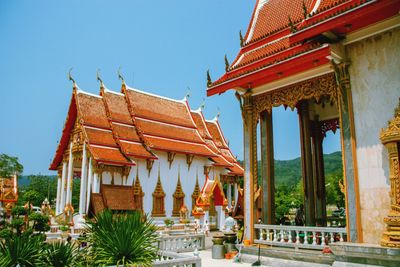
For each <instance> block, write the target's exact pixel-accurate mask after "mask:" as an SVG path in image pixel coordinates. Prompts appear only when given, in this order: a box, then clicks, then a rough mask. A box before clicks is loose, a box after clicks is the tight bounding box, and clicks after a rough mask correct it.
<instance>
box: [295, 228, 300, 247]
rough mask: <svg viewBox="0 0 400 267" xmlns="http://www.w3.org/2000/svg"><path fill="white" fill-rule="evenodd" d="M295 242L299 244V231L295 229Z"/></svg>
mask: <svg viewBox="0 0 400 267" xmlns="http://www.w3.org/2000/svg"><path fill="white" fill-rule="evenodd" d="M296 244H300V231H299V230H296Z"/></svg>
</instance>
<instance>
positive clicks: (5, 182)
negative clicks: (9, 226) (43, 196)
mask: <svg viewBox="0 0 400 267" xmlns="http://www.w3.org/2000/svg"><path fill="white" fill-rule="evenodd" d="M17 201H18V178H17V175H16V174H14V175H13V176H12V177H7V178H2V177H0V213H8V214H10V213H11V209H12V208H13V207H14V206H15V203H17Z"/></svg>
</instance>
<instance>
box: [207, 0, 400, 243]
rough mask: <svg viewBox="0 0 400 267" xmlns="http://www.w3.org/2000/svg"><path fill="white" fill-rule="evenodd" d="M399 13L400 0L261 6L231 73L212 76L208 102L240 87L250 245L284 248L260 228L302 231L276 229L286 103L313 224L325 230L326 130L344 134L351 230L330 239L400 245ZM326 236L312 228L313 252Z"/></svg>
mask: <svg viewBox="0 0 400 267" xmlns="http://www.w3.org/2000/svg"><path fill="white" fill-rule="evenodd" d="M399 10H400V1H398V0H397V1H396V0H305V1H292V0H257V2H256V5H255V8H254V11H253V15H252V17H251V19H250V23H249V26H248V29H247V32H246V34H245V35H244V36H242V35H241V34H240V45H241V48H240V51H239V53H238V55H237V56H236V58H235V59H234V60H233V62H232V63H230V64H229V62H228V60H227V59H226V60H225V62H226V73H225V74H223V75H222V76H221V77H220V78H218V79H216V80H214V81H213V80H212V79H211V75H210V73H208V75H207V78H208V83H207V87H208V88H207V95H208V96H212V95H216V94H222V93H224V92H225V91H227V90H230V89H233V90H235V91H236V97H237V99H238V100H239V104H240V108H241V110H242V117H243V127H244V147H245V150H244V168H245V172H244V188H243V189H244V197H243V202H244V204H243V205H244V220H245V236H246V238H247V239H249V240H251V241H252V242H256V243H257V242H258V243H267V244H270V243H273V241H277V238H276V237H274V238H273V239H274V240H272V239H270V235H269V234H267V235H266V237H265V236H264V237H263V236H262V235H260V236H256V233H257V231H255V229H257V228H258V229H271V231H272V230H273V234H274V235H275V234H276V233H277V232H279V231H281V232H282V231H283V233H286V235H289V236H291V234H293V233H295V231H294V230H293V229H292V230H291V231H286V232H285V230H282V229H283V228H276V227H275V228H274V227H273V225H275V224H276V218H275V211H274V207H275V205H274V152H273V151H274V144H273V134H272V133H273V122H272V113H273V112H274V108H275V107H278V106H284V107H285V108H286V107H287V108H290V109H292V110H296V111H297V113H298V118H299V128H300V139H301V140H300V146H301V159H302V179H303V185H304V213H305V225H306V226H309V227H312V226H314V227H315V226H322V227H324V226H325V227H326V226H327V225H326V216H327V215H326V208H325V206H326V203H325V178H324V165H323V149H322V144H323V142H324V136H325V133H326V132H327V131H331V130H333V131H335V130H336V129H338V132H339V134H340V141H341V148H342V164H343V177H344V183H343V189H344V192H345V202H346V229H345V233H340V234H339V233H337V234H329V235H327V238H328V240H331V241H334V240H336V239H339V238H338V236H339V235H340V240H345V241H348V242H352V243H370V244H376V245H378V244H381V245H382V246H391V247H400V230H399V229H400V228H399V226H400V186H399V184H400V174H399V171H398V170H399V161H398V160H399V156H400V152H399V151H400V150H399V139H400V136H399V129H400V128H399V126H400V124H399V116H400V114H399V113H400V111H399V108H400V107H399V106H398V104H399V103H398V100H399V96H400V75H399V74H400V15H399ZM396 107H397V111H396V113H395V117H394V118H393V111H394V110H395V109H396ZM388 121H391V122H390V123H389V125H388ZM274 123H276V124H279V123H283V122H282V121H274ZM258 127H260V128H259V131H260V138H261V140H260V142H259V143H258V142H257V134H256V133H257V131H258V130H257V128H258ZM339 129H340V130H339ZM382 129H385V130H384V131H383V132H381V130H382ZM287 149H290V148H287ZM258 152H259V155H261V159H260V160H261V165H262V166H261V168H260V169H261V174H260V175H261V176H262V179H261V180H262V182H261V184H260V185H258V186H260V187H262V193H261V194H262V202H263V207H264V209H263V210H262V217H263V220H262V221H263V222H264V225H258V224H257V223H256V218H257V217H256V216H257V215H256V212H257V209H256V208H255V206H256V204H255V199H254V198H255V196H256V193H255V190H256V189H257V188H258V187H257V186H254V184H257V183H258V182H257V177H258V173H257V162H258V160H257V155H258ZM318 224H320V225H318ZM268 225H270V226H268ZM268 227H270V228H268ZM310 229H314V228H310ZM320 229H323V230H318V231H317V230H309V231H311V232H313V236H312V238H313V240H314V242H312V243H313V244H312V245H316V243H317V242H318V232H322V234H324V232H325V234H326V233H328V232H329V229H328V227H327V228H320ZM297 230H299V229H297ZM338 231H340V229H338ZM316 232H317V233H316ZM297 235H298V233H297ZM271 236H272V232H271ZM282 236H283V235H282ZM291 237H293V236H291ZM279 238H281V240H282V242H284V241H285V240H286V241H285V242H288V243H292V244H296V243H297V244H299V242H300V241H299V239H297V242H296V239H294V241H293V240H292V239H291V238H290V237H289V238H283V237H279V236H278V241H279ZM297 238H298V237H297ZM287 240H289V241H287ZM302 242H303V241H302ZM304 242H305V243H306V241H304ZM305 243H304V244H305ZM305 245H310V246H311V243H310V244H305Z"/></svg>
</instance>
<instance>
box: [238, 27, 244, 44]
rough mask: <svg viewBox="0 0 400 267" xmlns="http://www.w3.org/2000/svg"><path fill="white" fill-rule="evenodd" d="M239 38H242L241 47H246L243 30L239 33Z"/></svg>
mask: <svg viewBox="0 0 400 267" xmlns="http://www.w3.org/2000/svg"><path fill="white" fill-rule="evenodd" d="M239 38H240V47H243V46H244V39H243V35H242V30H240V31H239Z"/></svg>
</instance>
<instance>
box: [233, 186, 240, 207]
mask: <svg viewBox="0 0 400 267" xmlns="http://www.w3.org/2000/svg"><path fill="white" fill-rule="evenodd" d="M238 194H239V191H238V184H237V181H235V183H234V184H233V199H234V200H235V206H234V207H233V208H234V209H236V206H237V201H238Z"/></svg>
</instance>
